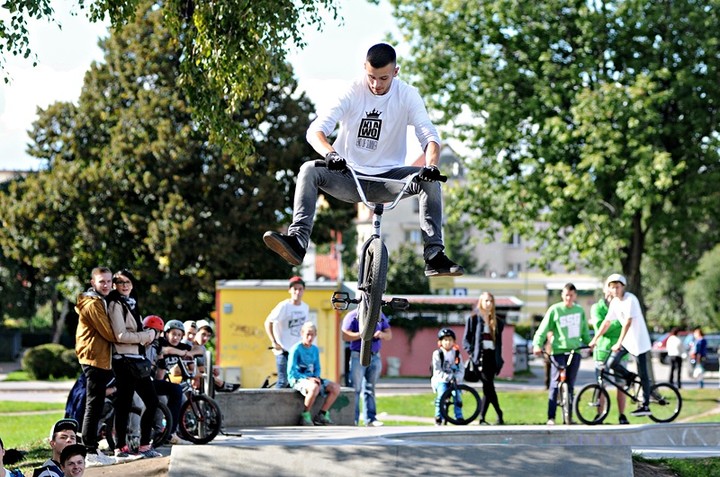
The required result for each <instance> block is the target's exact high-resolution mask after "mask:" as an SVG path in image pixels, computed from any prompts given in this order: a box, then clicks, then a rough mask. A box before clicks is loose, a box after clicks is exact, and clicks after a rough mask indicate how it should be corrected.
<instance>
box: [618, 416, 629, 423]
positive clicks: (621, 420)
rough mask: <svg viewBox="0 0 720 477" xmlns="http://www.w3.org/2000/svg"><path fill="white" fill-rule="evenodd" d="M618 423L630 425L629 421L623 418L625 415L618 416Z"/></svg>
mask: <svg viewBox="0 0 720 477" xmlns="http://www.w3.org/2000/svg"><path fill="white" fill-rule="evenodd" d="M618 422H619V423H620V424H623V425H625V424H630V421H628V419H627V417H625V414H620V418H619V419H618Z"/></svg>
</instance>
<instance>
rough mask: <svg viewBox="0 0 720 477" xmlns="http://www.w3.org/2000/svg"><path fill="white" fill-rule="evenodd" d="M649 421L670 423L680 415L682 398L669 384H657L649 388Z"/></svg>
mask: <svg viewBox="0 0 720 477" xmlns="http://www.w3.org/2000/svg"><path fill="white" fill-rule="evenodd" d="M648 407H649V408H650V413H651V414H650V419H651V420H653V421H655V422H672V421H674V420H675V418H677V417H678V415H680V410H681V409H682V396H681V395H680V391H678V389H677V388H676V387H675V386H673V385H672V384H670V383H657V384H655V385H654V386H653V387H651V388H650V402H649V404H648Z"/></svg>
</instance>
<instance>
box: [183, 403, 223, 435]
mask: <svg viewBox="0 0 720 477" xmlns="http://www.w3.org/2000/svg"><path fill="white" fill-rule="evenodd" d="M221 427H222V413H221V412H220V407H219V406H218V405H217V403H216V402H215V401H213V400H212V399H210V398H209V397H207V396H192V398H190V399H188V400H187V401H185V402H184V403H183V405H182V408H181V409H180V422H179V423H178V432H180V434H181V436H182V437H183V438H184V439H187V440H189V441H190V442H192V443H193V444H207V443H208V442H210V441H211V440H213V439H215V437H216V436H217V435H218V433H219V432H220V428H221Z"/></svg>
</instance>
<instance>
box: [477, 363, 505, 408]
mask: <svg viewBox="0 0 720 477" xmlns="http://www.w3.org/2000/svg"><path fill="white" fill-rule="evenodd" d="M496 373H497V363H496V362H495V350H494V349H483V351H482V384H483V394H484V395H485V396H484V397H485V399H483V402H482V413H481V414H480V418H481V419H482V420H485V414H486V413H487V410H488V408H489V407H490V404H492V406H493V409H495V412H496V413H497V415H498V419H502V415H503V414H502V411H501V410H500V403H499V402H498V397H497V393H496V392H495V374H496Z"/></svg>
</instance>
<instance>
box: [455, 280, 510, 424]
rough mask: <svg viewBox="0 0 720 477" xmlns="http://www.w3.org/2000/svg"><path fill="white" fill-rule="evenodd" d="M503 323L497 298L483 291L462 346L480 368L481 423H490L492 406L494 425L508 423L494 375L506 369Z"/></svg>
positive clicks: (468, 322) (466, 325)
mask: <svg viewBox="0 0 720 477" xmlns="http://www.w3.org/2000/svg"><path fill="white" fill-rule="evenodd" d="M503 327H504V323H503V321H502V320H500V319H498V317H497V315H496V314H495V297H494V296H493V295H492V293H488V292H484V293H483V294H482V295H480V298H479V299H478V305H477V308H476V309H475V310H473V314H472V315H470V317H469V318H468V319H467V321H466V322H465V334H464V336H463V347H464V348H465V351H467V353H468V355H469V357H470V359H472V360H473V361H474V362H475V364H477V365H478V367H479V368H480V369H481V375H482V385H483V394H484V395H485V396H484V399H483V401H482V412H481V414H480V424H487V421H485V414H487V411H488V408H489V407H490V404H492V406H493V408H494V409H495V413H496V414H497V420H496V421H495V424H498V425H500V424H505V421H504V420H503V413H502V410H501V409H500V403H499V402H498V397H497V393H496V392H495V376H496V375H498V374H499V373H500V370H501V369H502V366H503V359H502V330H503Z"/></svg>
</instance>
